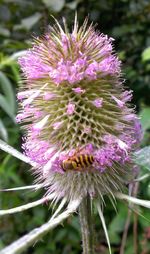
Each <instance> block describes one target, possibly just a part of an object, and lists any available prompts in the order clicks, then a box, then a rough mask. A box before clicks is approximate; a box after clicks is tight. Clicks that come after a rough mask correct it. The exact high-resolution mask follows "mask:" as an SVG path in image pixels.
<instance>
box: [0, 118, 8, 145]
mask: <svg viewBox="0 0 150 254" xmlns="http://www.w3.org/2000/svg"><path fill="white" fill-rule="evenodd" d="M0 136H1V138H2V139H4V140H5V141H6V142H7V141H8V133H7V129H6V128H5V126H4V124H3V122H2V121H1V120H0Z"/></svg>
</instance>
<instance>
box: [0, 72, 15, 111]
mask: <svg viewBox="0 0 150 254" xmlns="http://www.w3.org/2000/svg"><path fill="white" fill-rule="evenodd" d="M0 87H1V88H2V90H3V92H4V94H5V99H6V100H7V103H8V105H9V106H10V109H9V111H10V112H11V113H10V114H11V116H12V115H14V114H15V110H16V99H15V95H14V91H13V89H12V85H11V83H10V81H9V79H8V78H7V77H6V76H5V74H4V73H3V72H1V71H0ZM2 101H3V99H2ZM4 104H5V102H4ZM1 107H2V105H1ZM3 109H4V108H3ZM4 110H5V109H4ZM5 111H7V109H6V110H5ZM7 114H8V111H7Z"/></svg>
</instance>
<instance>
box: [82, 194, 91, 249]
mask: <svg viewBox="0 0 150 254" xmlns="http://www.w3.org/2000/svg"><path fill="white" fill-rule="evenodd" d="M79 215H80V225H81V233H82V247H83V254H95V250H94V248H95V241H94V230H93V223H92V213H91V200H90V197H89V196H87V197H86V198H84V199H83V201H82V203H81V204H80V206H79Z"/></svg>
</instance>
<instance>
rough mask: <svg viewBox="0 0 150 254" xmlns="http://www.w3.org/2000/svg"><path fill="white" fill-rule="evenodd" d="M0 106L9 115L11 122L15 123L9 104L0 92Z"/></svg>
mask: <svg viewBox="0 0 150 254" xmlns="http://www.w3.org/2000/svg"><path fill="white" fill-rule="evenodd" d="M0 107H1V108H2V109H3V110H4V111H5V112H6V113H7V114H8V115H9V117H10V118H11V119H12V120H13V122H14V123H16V121H15V115H14V113H13V112H12V108H11V106H10V105H9V103H8V101H7V100H6V98H5V97H4V96H2V95H1V94H0Z"/></svg>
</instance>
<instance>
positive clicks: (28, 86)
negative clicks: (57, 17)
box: [17, 18, 141, 202]
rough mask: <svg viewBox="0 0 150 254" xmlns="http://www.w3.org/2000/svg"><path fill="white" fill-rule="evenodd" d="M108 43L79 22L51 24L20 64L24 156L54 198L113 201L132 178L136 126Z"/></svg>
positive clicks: (19, 117) (138, 132) (128, 95)
mask: <svg viewBox="0 0 150 254" xmlns="http://www.w3.org/2000/svg"><path fill="white" fill-rule="evenodd" d="M112 42H113V38H108V36H107V35H104V34H102V33H100V32H99V31H97V30H95V27H94V26H93V25H92V24H91V25H89V26H88V20H87V19H86V20H85V22H84V24H83V25H82V26H81V27H78V23H77V19H76V18H75V22H74V27H73V29H72V32H69V31H68V28H67V25H66V22H65V21H64V24H63V27H61V26H60V25H59V23H58V22H57V21H56V25H55V26H53V27H51V28H50V31H49V32H48V33H47V34H45V35H44V36H43V37H41V38H35V39H34V42H33V47H32V48H31V49H29V50H28V51H27V53H26V54H25V55H24V56H23V57H21V58H20V59H19V64H20V66H21V69H22V71H23V76H24V82H23V85H22V87H21V88H20V91H19V93H18V100H19V103H20V112H19V113H18V115H17V121H18V122H21V123H23V127H24V129H25V137H24V143H23V149H24V151H25V154H26V155H27V156H28V157H29V158H30V159H31V160H32V161H33V162H35V163H36V166H35V167H34V168H33V172H34V173H35V174H36V176H37V179H38V181H40V182H42V183H43V186H45V187H46V189H47V194H51V193H53V194H54V200H55V201H58V200H60V199H61V198H63V197H65V198H66V200H67V201H68V202H69V201H71V200H73V199H77V198H78V197H85V196H86V195H90V196H91V198H93V197H101V199H103V196H104V195H108V196H113V193H114V192H115V191H117V190H120V189H122V188H124V186H125V185H126V183H127V182H128V180H129V179H131V178H132V175H133V170H134V163H133V161H132V152H133V151H134V150H136V149H137V147H138V144H139V142H140V139H141V128H140V125H139V122H138V119H137V117H136V115H135V113H134V109H133V108H132V107H131V106H130V105H129V102H130V101H131V99H132V91H129V90H126V88H125V86H124V82H123V78H122V75H121V69H120V65H121V63H120V61H119V60H118V57H117V56H116V54H115V53H114V50H113V46H112Z"/></svg>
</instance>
